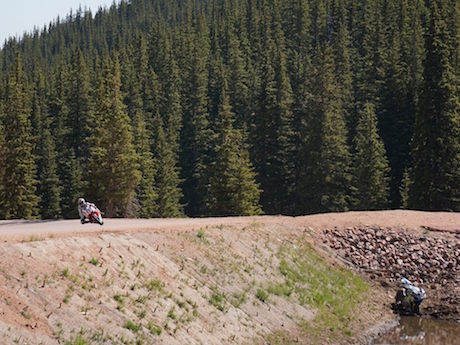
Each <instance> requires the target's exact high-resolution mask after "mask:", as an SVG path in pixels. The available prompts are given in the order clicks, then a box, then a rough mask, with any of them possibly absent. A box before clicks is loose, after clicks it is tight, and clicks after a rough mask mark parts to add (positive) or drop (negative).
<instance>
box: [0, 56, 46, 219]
mask: <svg viewBox="0 0 460 345" xmlns="http://www.w3.org/2000/svg"><path fill="white" fill-rule="evenodd" d="M4 111H5V115H4V116H3V123H4V134H5V136H4V138H5V141H6V150H5V151H6V152H5V158H4V164H5V165H4V175H3V181H2V183H1V184H2V185H3V190H2V194H1V195H0V199H1V200H3V203H4V205H3V206H4V211H3V213H4V214H3V216H4V217H5V218H6V219H12V218H27V219H30V218H35V217H36V216H37V213H38V202H39V198H38V197H37V196H36V195H35V191H36V185H37V180H36V176H35V175H36V167H35V160H34V157H33V155H32V149H33V147H32V128H31V123H30V113H31V105H30V90H29V89H28V85H27V81H26V77H25V75H24V71H23V67H22V58H21V55H20V54H19V53H18V54H17V55H16V59H15V65H14V70H13V71H12V72H11V73H10V75H9V76H8V80H7V83H6V91H5V108H4Z"/></svg>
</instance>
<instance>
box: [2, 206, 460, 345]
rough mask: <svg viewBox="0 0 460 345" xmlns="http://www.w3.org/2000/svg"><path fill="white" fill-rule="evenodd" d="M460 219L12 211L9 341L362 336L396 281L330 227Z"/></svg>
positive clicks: (451, 224) (447, 224)
mask: <svg viewBox="0 0 460 345" xmlns="http://www.w3.org/2000/svg"><path fill="white" fill-rule="evenodd" d="M458 220H459V216H458V214H439V213H435V214H431V213H417V212H415V213H411V212H405V213H402V212H401V211H394V212H373V213H364V212H359V213H347V214H331V215H317V216H309V217H297V218H292V217H250V218H238V217H237V218H214V219H181V220H149V221H146V220H110V219H109V220H107V221H106V225H107V226H104V227H102V228H100V227H96V226H91V227H89V226H87V227H82V226H81V225H80V224H78V221H60V222H32V223H30V222H0V241H1V243H0V255H1V262H0V344H15V343H16V344H66V343H68V344H103V343H106V344H136V343H137V344H185V343H187V344H200V343H201V344H254V343H261V344H262V343H267V342H269V343H279V344H289V343H290V342H292V343H296V342H298V341H300V342H302V343H306V344H308V343H323V344H324V343H356V342H358V341H363V340H362V338H360V336H362V335H363V334H364V332H363V330H364V329H367V328H368V327H370V326H372V325H374V324H377V323H378V322H380V321H382V320H385V319H388V318H391V315H390V314H389V311H388V309H387V308H386V307H385V306H383V305H381V304H380V301H382V300H384V301H385V302H388V301H389V300H390V299H391V293H390V292H388V291H385V290H384V289H383V288H382V287H380V284H375V286H372V285H373V282H372V280H370V279H367V278H366V277H364V281H363V280H362V279H361V278H359V277H357V276H356V275H355V274H351V273H349V272H348V271H347V270H344V269H343V268H341V267H342V266H341V264H339V262H338V261H336V260H335V259H334V258H333V257H334V255H331V252H330V251H329V250H325V246H324V244H323V242H322V239H321V231H320V230H322V229H325V228H334V227H337V228H341V229H345V228H346V227H349V226H352V225H360V224H361V225H362V224H368V225H372V224H375V225H377V226H378V225H382V226H384V225H385V224H388V225H389V226H394V227H399V228H401V229H403V228H404V229H407V231H417V230H418V229H419V228H420V226H422V225H423V226H429V227H433V228H439V229H449V230H452V231H455V230H456V228H455V227H456V225H457V224H460V222H458ZM82 230H83V231H82ZM370 291H372V294H371V293H370ZM349 293H350V295H348V294H349ZM376 296H377V297H378V298H376ZM377 301H379V303H377Z"/></svg>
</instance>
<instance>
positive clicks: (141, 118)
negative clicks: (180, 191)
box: [123, 58, 158, 218]
mask: <svg viewBox="0 0 460 345" xmlns="http://www.w3.org/2000/svg"><path fill="white" fill-rule="evenodd" d="M145 68H148V67H147V65H145ZM123 70H124V78H123V79H124V91H125V92H124V93H125V104H126V110H127V113H128V115H129V117H130V119H131V121H132V127H133V143H134V147H135V149H136V153H137V158H138V164H139V173H140V181H139V184H138V185H137V187H136V205H135V208H136V210H134V211H135V213H136V214H137V215H139V216H141V217H144V218H150V217H153V216H155V215H156V212H157V208H158V205H157V197H158V196H157V192H156V189H155V174H156V166H155V163H154V159H153V154H152V151H151V141H152V140H151V135H149V133H148V131H147V126H146V118H147V117H149V118H150V116H151V115H150V114H146V113H144V106H143V99H142V97H141V88H142V85H143V83H139V73H138V69H137V68H134V66H133V64H132V60H131V59H128V58H126V59H125V61H124V68H123ZM155 130H156V129H155Z"/></svg>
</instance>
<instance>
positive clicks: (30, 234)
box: [0, 210, 460, 241]
mask: <svg viewBox="0 0 460 345" xmlns="http://www.w3.org/2000/svg"><path fill="white" fill-rule="evenodd" d="M104 222H105V223H104V225H103V226H100V225H97V224H85V225H82V224H80V222H79V221H78V220H58V221H23V220H9V221H0V241H22V240H30V239H31V238H36V239H38V238H40V239H43V238H47V237H71V236H76V235H77V236H78V235H88V234H99V233H101V232H104V233H105V232H109V233H116V232H139V231H146V230H173V229H199V228H201V227H205V226H217V225H220V224H225V225H244V224H249V223H251V222H257V223H261V224H266V225H270V224H281V225H292V226H300V227H302V226H303V227H310V228H313V229H324V228H331V227H338V228H343V227H349V226H360V225H368V226H372V225H375V226H384V227H391V228H400V229H420V228H421V227H429V228H431V229H439V230H443V231H449V232H456V233H459V234H460V213H454V212H450V213H448V212H419V211H403V210H395V211H375V212H345V213H327V214H318V215H310V216H302V217H286V216H260V217H225V218H180V219H105V220H104Z"/></svg>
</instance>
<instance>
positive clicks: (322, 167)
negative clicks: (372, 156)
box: [297, 44, 351, 213]
mask: <svg viewBox="0 0 460 345" xmlns="http://www.w3.org/2000/svg"><path fill="white" fill-rule="evenodd" d="M314 66H315V68H314V74H313V80H315V83H314V84H313V85H312V89H311V97H310V99H309V101H308V106H309V109H310V114H309V117H308V121H309V126H308V135H307V141H306V142H304V143H303V147H302V148H301V152H302V156H301V159H302V161H303V162H304V163H303V165H304V166H305V170H304V171H303V172H302V183H301V184H299V186H298V188H297V192H298V193H299V196H298V200H300V202H301V203H302V204H303V205H305V206H304V207H305V208H304V212H308V213H315V212H329V211H332V212H337V211H345V210H347V209H348V206H349V191H350V182H351V174H350V166H351V161H350V159H351V158H350V153H349V148H348V145H347V128H346V124H345V119H344V111H343V109H342V104H341V98H340V95H339V92H340V88H339V87H338V83H337V81H336V80H335V77H334V61H333V58H332V49H331V47H330V46H329V45H327V44H326V46H325V47H322V48H320V49H319V50H318V53H317V56H316V59H315V61H314Z"/></svg>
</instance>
